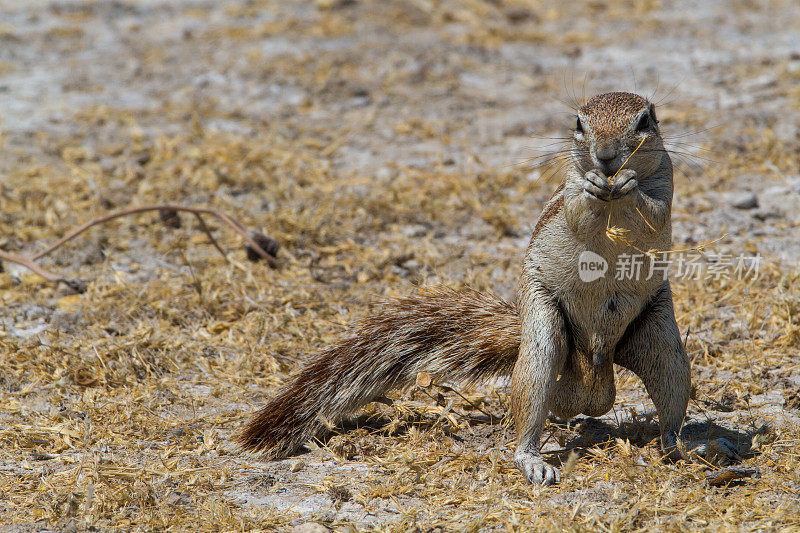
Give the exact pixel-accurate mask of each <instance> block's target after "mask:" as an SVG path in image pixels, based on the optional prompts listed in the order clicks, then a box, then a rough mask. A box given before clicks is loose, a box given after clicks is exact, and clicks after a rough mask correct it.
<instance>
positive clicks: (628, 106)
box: [580, 93, 649, 137]
mask: <svg viewBox="0 0 800 533" xmlns="http://www.w3.org/2000/svg"><path fill="white" fill-rule="evenodd" d="M648 105H649V103H648V101H647V100H646V99H644V98H642V97H641V96H639V95H637V94H631V93H606V94H599V95H597V96H595V97H593V98H590V99H589V101H587V102H586V103H585V104H584V105H582V106H581V108H580V112H581V114H582V115H584V116H586V117H587V118H589V120H591V122H592V126H593V128H594V132H595V134H596V135H597V136H599V137H615V136H619V134H620V132H622V131H625V128H627V127H628V126H629V125H630V121H631V119H632V118H633V117H634V116H636V115H637V114H638V113H639V112H640V111H641V110H642V109H645V108H647V106H648Z"/></svg>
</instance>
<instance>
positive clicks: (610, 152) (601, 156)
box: [596, 146, 617, 176]
mask: <svg viewBox="0 0 800 533" xmlns="http://www.w3.org/2000/svg"><path fill="white" fill-rule="evenodd" d="M596 156H597V161H598V162H599V163H600V165H598V166H599V167H600V170H602V171H603V173H604V174H605V175H606V176H608V175H609V174H611V173H613V172H612V171H613V170H614V169H613V168H612V162H613V161H614V159H616V158H617V151H616V150H614V149H613V148H609V147H605V146H604V147H602V148H598V150H597V153H596Z"/></svg>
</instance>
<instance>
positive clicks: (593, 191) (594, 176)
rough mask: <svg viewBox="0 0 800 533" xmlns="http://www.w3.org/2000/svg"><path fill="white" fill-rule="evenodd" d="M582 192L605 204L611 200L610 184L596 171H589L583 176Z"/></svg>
mask: <svg viewBox="0 0 800 533" xmlns="http://www.w3.org/2000/svg"><path fill="white" fill-rule="evenodd" d="M583 191H584V192H585V193H586V194H588V195H589V196H590V197H593V198H595V199H597V200H601V201H603V202H607V201H608V200H610V199H611V184H610V183H608V178H606V177H605V175H603V173H602V172H600V171H599V170H597V169H594V170H590V171H589V172H587V173H586V175H585V176H584V185H583Z"/></svg>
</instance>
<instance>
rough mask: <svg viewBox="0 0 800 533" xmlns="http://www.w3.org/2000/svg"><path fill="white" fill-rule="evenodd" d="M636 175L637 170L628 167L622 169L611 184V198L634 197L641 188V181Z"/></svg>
mask: <svg viewBox="0 0 800 533" xmlns="http://www.w3.org/2000/svg"><path fill="white" fill-rule="evenodd" d="M636 175H637V174H636V171H634V170H631V169H628V168H626V169H622V170H620V171H619V173H618V174H617V176H616V178H615V179H614V183H613V184H612V185H611V191H610V197H611V199H612V200H619V199H622V198H626V197H630V198H633V197H634V196H635V194H636V191H637V189H638V188H639V181H638V180H637V179H636Z"/></svg>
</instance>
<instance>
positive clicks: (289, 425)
mask: <svg viewBox="0 0 800 533" xmlns="http://www.w3.org/2000/svg"><path fill="white" fill-rule="evenodd" d="M519 344H520V319H519V314H518V312H517V310H516V308H515V307H514V306H512V305H511V304H509V303H507V302H505V301H504V300H502V299H500V298H499V297H497V296H494V295H492V294H488V293H480V292H477V291H473V290H453V289H447V288H436V289H428V290H426V291H425V292H422V293H420V294H418V295H414V296H410V297H406V298H400V299H396V300H392V301H390V302H388V303H387V304H385V306H384V307H383V308H382V309H381V310H380V311H379V312H378V313H377V314H375V315H372V316H370V317H368V318H366V319H365V320H364V321H363V322H361V324H360V325H359V326H358V327H357V328H356V330H355V331H354V333H353V334H352V335H350V336H349V337H347V338H345V339H343V340H341V341H340V342H338V343H337V344H334V345H333V346H330V347H328V348H326V349H325V350H324V351H322V353H321V354H320V355H319V356H318V357H317V359H316V360H315V361H313V362H312V363H310V364H308V365H307V366H306V367H305V368H304V369H303V370H302V371H301V372H300V374H299V375H298V376H297V377H296V378H295V379H294V381H292V383H291V384H289V385H288V386H286V387H284V388H283V390H282V391H281V392H280V393H279V394H278V395H277V396H276V397H275V398H273V399H272V401H270V402H269V403H268V404H267V405H266V406H265V407H264V408H263V409H261V410H260V411H259V412H258V413H257V414H256V415H255V417H253V419H252V420H250V422H249V423H248V424H247V426H246V427H245V429H244V431H242V432H241V433H240V434H239V436H238V440H239V443H240V444H241V446H242V447H243V448H245V449H247V450H251V451H258V452H264V453H265V454H267V455H268V456H269V457H273V458H276V457H284V456H287V455H290V454H292V453H294V452H296V451H297V450H298V449H299V448H300V447H301V446H302V445H303V444H304V443H305V442H307V441H308V440H310V439H312V438H314V437H318V436H320V435H321V434H322V433H323V432H324V431H325V427H326V424H325V422H324V421H328V422H329V423H333V424H337V423H339V422H340V421H341V420H342V419H343V418H344V417H346V416H347V415H350V414H352V413H353V412H354V411H355V410H357V409H358V408H359V407H362V406H364V405H366V404H368V403H369V402H371V401H373V400H374V399H375V398H378V397H380V396H382V395H383V394H384V393H385V392H386V391H387V390H389V389H392V388H397V387H404V386H407V385H409V384H411V383H414V381H415V379H416V376H417V374H418V373H419V372H428V373H429V374H430V375H431V376H432V377H434V378H435V379H439V380H447V381H477V380H480V379H482V378H487V377H490V376H495V375H502V374H508V373H510V372H511V371H512V370H513V368H514V363H515V362H516V360H517V354H518V352H519Z"/></svg>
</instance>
